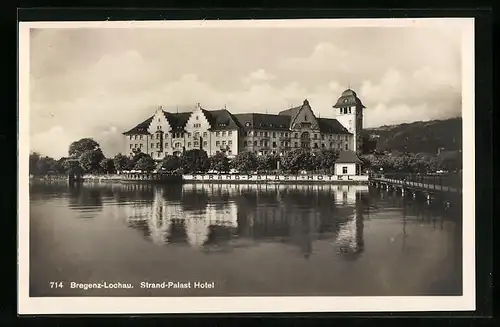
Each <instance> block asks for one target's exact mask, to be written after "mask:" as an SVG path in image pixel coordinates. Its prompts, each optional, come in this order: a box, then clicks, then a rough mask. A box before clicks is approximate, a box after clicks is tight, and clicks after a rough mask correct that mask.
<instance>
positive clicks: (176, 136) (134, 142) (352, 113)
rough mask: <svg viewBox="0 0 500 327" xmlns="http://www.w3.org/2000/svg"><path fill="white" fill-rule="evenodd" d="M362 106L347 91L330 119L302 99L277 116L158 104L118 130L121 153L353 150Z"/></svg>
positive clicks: (358, 144) (359, 142)
mask: <svg viewBox="0 0 500 327" xmlns="http://www.w3.org/2000/svg"><path fill="white" fill-rule="evenodd" d="M364 108H365V106H364V105H363V104H362V102H361V100H360V99H359V98H358V96H357V95H356V92H354V91H353V90H351V89H348V90H346V91H344V92H343V93H342V95H341V96H340V98H339V99H338V100H337V102H336V103H335V105H334V106H333V109H332V116H333V117H334V118H318V117H316V115H315V114H314V112H313V109H312V107H311V105H310V104H309V101H308V100H307V99H306V100H304V102H303V104H302V105H301V106H298V107H294V108H290V109H287V110H284V111H281V112H279V113H278V114H261V113H244V114H232V113H231V112H229V111H228V110H226V109H220V110H206V109H204V108H202V107H201V106H200V105H198V106H197V108H196V109H195V110H194V111H192V112H182V113H171V112H166V111H164V110H163V109H162V108H161V107H160V108H158V110H157V111H156V112H155V113H154V115H153V116H152V117H149V118H148V119H146V120H145V121H143V122H142V123H140V124H138V125H137V126H135V127H134V128H132V129H131V130H129V131H127V132H125V133H123V134H124V135H125V139H126V142H125V143H126V149H125V152H124V153H126V154H128V155H130V156H132V155H133V154H134V151H137V149H140V150H141V152H143V153H147V154H149V155H151V157H152V158H153V159H155V160H161V159H163V158H164V157H165V155H180V154H182V153H183V152H184V151H187V150H192V149H203V150H205V151H206V152H207V154H208V155H209V156H211V155H215V154H216V153H219V152H222V153H224V154H226V155H227V156H228V157H234V156H235V155H236V154H238V153H239V152H244V151H251V152H254V153H255V154H257V155H266V154H279V155H283V154H284V153H286V152H287V151H290V150H293V149H297V148H307V149H311V150H313V151H315V150H321V149H339V150H351V151H355V152H358V153H359V152H360V151H361V149H362V142H363V141H362V136H361V131H362V129H363V109H364Z"/></svg>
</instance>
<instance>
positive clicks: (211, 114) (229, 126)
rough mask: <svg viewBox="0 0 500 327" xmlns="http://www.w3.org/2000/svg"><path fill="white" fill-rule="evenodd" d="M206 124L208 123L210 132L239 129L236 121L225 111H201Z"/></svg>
mask: <svg viewBox="0 0 500 327" xmlns="http://www.w3.org/2000/svg"><path fill="white" fill-rule="evenodd" d="M201 111H202V112H203V114H204V115H205V117H206V118H207V120H208V122H209V123H210V126H211V128H210V130H212V131H217V130H234V129H238V128H241V126H240V125H239V123H238V120H237V119H236V118H235V117H234V115H233V114H231V113H230V112H229V111H227V110H226V109H220V110H206V109H201Z"/></svg>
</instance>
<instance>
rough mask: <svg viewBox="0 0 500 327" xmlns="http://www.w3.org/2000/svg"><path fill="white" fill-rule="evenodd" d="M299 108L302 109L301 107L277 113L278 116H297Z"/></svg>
mask: <svg viewBox="0 0 500 327" xmlns="http://www.w3.org/2000/svg"><path fill="white" fill-rule="evenodd" d="M300 108H302V106H298V107H294V108H290V109H286V110H283V111H280V112H279V113H278V115H282V116H290V117H293V116H295V115H296V114H297V112H298V111H299V109H300Z"/></svg>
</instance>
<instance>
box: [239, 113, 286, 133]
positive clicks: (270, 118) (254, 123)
mask: <svg viewBox="0 0 500 327" xmlns="http://www.w3.org/2000/svg"><path fill="white" fill-rule="evenodd" d="M234 117H235V118H236V119H237V120H238V122H239V125H240V126H241V127H242V128H243V129H244V130H250V129H263V130H266V129H267V130H283V131H288V130H289V127H290V116H287V115H270V114H259V113H251V114H235V115H234Z"/></svg>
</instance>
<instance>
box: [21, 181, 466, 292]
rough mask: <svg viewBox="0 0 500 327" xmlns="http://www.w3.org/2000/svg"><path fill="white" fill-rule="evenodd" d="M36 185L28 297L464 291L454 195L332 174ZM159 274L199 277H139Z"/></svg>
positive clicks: (163, 275) (457, 208) (459, 216)
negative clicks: (323, 177) (300, 178)
mask: <svg viewBox="0 0 500 327" xmlns="http://www.w3.org/2000/svg"><path fill="white" fill-rule="evenodd" d="M30 194H31V198H30V223H31V225H30V295H31V296H72V295H78V296H81V295H84V296H85V295H86V296H148V295H150V296H202V295H207V296H224V295H227V296H237V295H242V296H243V295H247V296H273V295H276V296H279V295H308V296H314V295H329V296H335V295H350V296H387V295H389V296H398V295H400V296H401V295H404V296H411V295H460V294H461V292H462V287H461V278H462V273H461V271H462V264H461V256H462V253H461V248H462V246H461V243H462V241H461V233H462V228H461V212H460V210H459V207H460V204H459V203H455V204H454V205H453V206H452V207H451V208H449V209H445V208H444V206H443V205H442V204H441V203H431V204H428V203H426V202H425V201H420V200H415V199H412V198H407V197H406V198H405V197H402V196H401V195H397V194H391V193H387V192H385V191H379V190H377V189H371V188H370V189H369V188H368V187H367V186H336V185H335V186H327V185H323V186H320V185H316V186H314V185H280V186H278V185H267V186H266V185H229V184H223V185H216V184H213V185H210V184H205V185H200V184H198V185H193V184H191V185H177V186H153V185H144V184H142V185H141V184H87V185H85V186H80V187H73V188H70V187H69V186H68V185H66V184H38V183H37V184H32V185H31V186H30ZM163 281H165V282H169V281H172V282H179V283H188V282H191V286H192V287H191V288H172V287H171V288H164V289H158V288H156V289H152V288H141V282H149V283H161V282H163ZM50 282H63V285H64V286H63V287H62V288H54V287H53V288H51V287H50V286H51V285H50ZM71 282H76V283H104V282H107V283H108V284H110V283H117V282H120V283H122V284H130V285H132V286H133V287H134V288H132V289H130V288H129V289H125V288H122V289H116V288H115V289H104V288H101V289H96V288H94V289H88V290H84V289H78V288H71V286H70V285H71ZM194 282H209V283H212V282H213V284H210V285H214V287H213V288H204V289H202V288H194V287H193V286H194ZM58 285H59V284H58ZM53 286H54V285H53ZM59 286H60V285H59Z"/></svg>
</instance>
